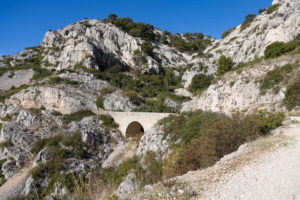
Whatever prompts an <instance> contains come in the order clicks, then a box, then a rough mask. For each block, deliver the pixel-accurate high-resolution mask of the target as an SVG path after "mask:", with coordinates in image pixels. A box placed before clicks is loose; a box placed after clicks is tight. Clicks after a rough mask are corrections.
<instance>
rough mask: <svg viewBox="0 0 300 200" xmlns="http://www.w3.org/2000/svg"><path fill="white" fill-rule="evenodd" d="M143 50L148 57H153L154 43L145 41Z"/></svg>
mask: <svg viewBox="0 0 300 200" xmlns="http://www.w3.org/2000/svg"><path fill="white" fill-rule="evenodd" d="M142 50H143V51H144V52H145V53H146V54H147V55H148V56H151V57H152V56H153V46H152V42H150V41H145V42H143V44H142Z"/></svg>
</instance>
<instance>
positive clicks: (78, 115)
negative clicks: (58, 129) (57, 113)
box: [62, 110, 95, 125]
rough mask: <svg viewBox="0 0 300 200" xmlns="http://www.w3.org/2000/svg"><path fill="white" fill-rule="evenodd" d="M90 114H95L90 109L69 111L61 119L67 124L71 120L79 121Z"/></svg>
mask: <svg viewBox="0 0 300 200" xmlns="http://www.w3.org/2000/svg"><path fill="white" fill-rule="evenodd" d="M92 115H95V114H94V113H93V112H92V111H90V110H79V111H77V112H74V113H71V114H69V115H64V116H63V118H62V120H63V124H64V125H68V124H69V123H70V122H72V121H80V120H82V119H83V118H84V117H89V116H92Z"/></svg>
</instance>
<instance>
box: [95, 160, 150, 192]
mask: <svg viewBox="0 0 300 200" xmlns="http://www.w3.org/2000/svg"><path fill="white" fill-rule="evenodd" d="M131 171H133V172H134V173H135V174H136V175H137V178H142V174H144V173H145V172H144V170H143V169H142V167H141V166H140V164H139V163H138V159H137V157H133V158H128V159H126V160H124V161H123V162H122V163H121V164H119V166H118V167H117V168H116V169H103V170H102V173H101V176H100V177H101V178H102V179H104V181H105V182H106V183H109V184H114V185H117V186H118V185H119V184H120V183H121V182H122V181H123V179H124V178H125V177H126V176H127V175H128V174H129V172H131Z"/></svg>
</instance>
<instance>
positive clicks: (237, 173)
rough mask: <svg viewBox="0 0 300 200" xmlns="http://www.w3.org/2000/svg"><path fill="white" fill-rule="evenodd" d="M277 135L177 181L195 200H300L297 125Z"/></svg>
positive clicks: (298, 127) (284, 128) (299, 130)
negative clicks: (194, 194) (193, 193)
mask: <svg viewBox="0 0 300 200" xmlns="http://www.w3.org/2000/svg"><path fill="white" fill-rule="evenodd" d="M276 132H277V133H275V134H274V135H271V136H269V137H267V138H262V139H259V140H257V141H255V142H253V143H250V144H247V145H244V146H242V147H241V148H240V149H239V150H238V151H237V152H235V153H232V154H230V155H228V156H226V157H224V158H223V159H222V160H221V161H220V162H218V163H217V164H216V165H215V166H213V167H210V168H207V169H204V170H198V171H194V172H189V173H187V174H185V175H183V176H179V177H176V180H177V182H179V183H182V185H184V186H185V188H186V189H188V190H193V191H195V192H196V193H197V196H196V197H194V199H205V200H234V199H241V200H248V199H249V200H271V199H272V200H274V199H276V200H298V199H299V200H300V124H295V123H294V124H293V123H291V124H289V125H285V126H283V127H281V128H279V129H277V130H276Z"/></svg>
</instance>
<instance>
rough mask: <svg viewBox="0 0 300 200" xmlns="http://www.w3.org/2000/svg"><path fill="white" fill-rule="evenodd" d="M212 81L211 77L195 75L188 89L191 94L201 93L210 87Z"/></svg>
mask: <svg viewBox="0 0 300 200" xmlns="http://www.w3.org/2000/svg"><path fill="white" fill-rule="evenodd" d="M212 79H213V77H212V76H207V75H205V74H196V75H195V76H194V77H193V79H192V83H191V85H190V86H189V88H188V89H189V90H190V91H191V92H201V91H202V90H204V89H206V88H207V87H208V86H209V85H210V83H211V81H212Z"/></svg>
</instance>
